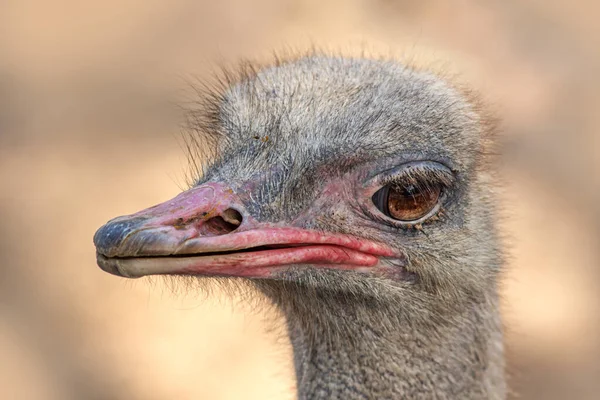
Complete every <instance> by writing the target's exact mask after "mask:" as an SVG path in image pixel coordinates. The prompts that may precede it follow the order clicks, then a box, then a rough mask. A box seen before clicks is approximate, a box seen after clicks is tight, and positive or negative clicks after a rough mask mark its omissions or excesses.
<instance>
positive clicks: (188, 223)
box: [94, 55, 501, 398]
mask: <svg viewBox="0 0 600 400" xmlns="http://www.w3.org/2000/svg"><path fill="white" fill-rule="evenodd" d="M198 121H200V124H199V125H201V128H202V129H201V130H202V131H203V132H202V133H203V134H208V135H211V136H210V137H211V138H213V139H217V140H216V141H215V146H216V148H217V152H216V154H217V156H216V157H215V158H214V159H213V161H212V162H211V163H210V164H209V165H207V166H206V168H204V171H203V174H202V176H201V177H199V178H198V180H197V182H196V183H195V184H194V185H193V187H192V188H191V189H189V190H187V191H185V192H183V193H181V194H180V195H178V196H177V197H175V198H173V199H171V200H169V201H166V202H165V203H162V204H159V205H157V206H154V207H151V208H148V209H146V210H143V211H140V212H138V213H135V214H132V215H129V216H124V217H119V218H116V219H113V220H111V221H109V222H108V223H107V224H106V225H104V226H103V227H101V228H100V229H99V230H98V232H97V233H96V235H95V237H94V243H95V244H96V247H97V260H98V264H99V266H100V267H101V268H102V269H103V270H105V271H107V272H110V273H112V274H116V275H120V276H124V277H140V276H144V275H152V274H188V275H190V274H191V275H198V276H229V277H243V278H248V279H250V280H251V281H252V283H253V284H254V285H256V286H257V287H258V288H259V289H260V290H262V291H263V292H264V293H265V294H267V296H269V297H270V298H271V299H272V300H273V301H274V302H275V303H276V304H278V305H279V306H280V307H282V309H283V311H284V313H285V314H286V315H287V318H288V320H289V324H290V334H291V336H292V342H293V344H294V346H295V350H296V369H297V374H298V379H299V382H302V381H306V379H313V381H314V380H317V381H318V376H317V375H316V374H315V373H313V374H312V375H311V372H310V371H311V367H310V365H313V364H314V365H316V364H318V363H319V362H320V361H319V360H320V358H319V357H320V356H319V355H318V354H319V350H318V349H320V348H323V349H325V350H324V351H325V352H329V353H330V354H329V355H328V357H325V358H323V359H322V360H321V361H322V362H323V363H325V364H327V363H329V364H327V365H330V366H329V367H327V368H325V370H326V373H327V371H329V372H330V373H331V371H337V372H336V374H338V375H340V376H344V373H342V372H339V371H342V370H343V371H346V370H347V368H346V369H345V367H344V366H341V365H339V364H340V363H339V362H338V363H336V362H334V361H331V359H332V358H335V357H334V356H333V355H332V354H334V353H336V351H337V350H336V349H337V347H336V343H338V342H339V343H343V344H344V345H345V346H346V349H345V350H344V352H345V353H344V354H346V356H348V355H350V356H348V357H350V359H353V360H361V357H363V356H365V355H366V354H365V353H367V352H368V351H369V350H367V347H368V346H373V347H372V349H371V350H373V349H375V350H373V351H375V352H377V349H381V348H382V346H383V345H382V344H381V343H386V344H385V346H387V347H393V348H394V350H393V351H392V350H390V352H391V353H393V354H394V360H393V361H390V362H389V363H388V364H390V365H391V366H389V368H388V367H386V368H388V369H387V370H386V371H388V370H390V368H391V371H393V374H394V375H403V376H405V377H409V376H412V377H414V376H417V375H415V374H417V373H416V372H414V371H413V370H414V369H415V368H413V367H414V366H415V365H417V366H418V368H420V369H421V370H423V369H425V370H428V371H429V370H430V369H431V370H433V369H434V366H432V365H434V364H436V363H437V364H443V362H442V361H439V360H437V361H436V363H434V364H431V363H432V362H433V359H435V357H437V356H439V355H441V354H446V353H445V352H450V354H452V355H453V357H454V358H459V359H461V358H462V360H463V361H462V362H456V361H454V360H453V359H452V357H450V358H448V360H447V363H446V364H444V366H443V367H440V368H439V370H440V371H447V370H448V374H464V373H465V371H464V368H468V367H469V366H476V367H477V368H478V371H480V373H478V374H474V376H475V375H477V376H475V377H474V378H469V379H467V380H469V381H477V382H479V381H482V380H485V379H487V381H488V382H487V383H483V384H478V386H477V387H478V388H479V389H478V390H480V391H479V392H473V393H483V391H484V390H487V389H481V388H482V387H484V386H485V387H489V386H490V383H489V382H491V381H500V380H501V379H500V378H497V377H493V378H489V379H488V378H485V379H484V378H481V377H482V376H486V373H487V372H486V371H488V369H489V365H488V361H489V359H491V358H494V357H496V356H497V353H498V354H499V352H501V351H500V350H498V351H496V352H494V351H491V350H489V349H490V348H491V347H494V346H491V345H490V344H489V343H488V342H490V341H491V342H494V343H496V344H497V347H499V346H500V344H498V343H499V342H500V339H499V335H496V336H497V337H496V336H494V335H495V333H494V332H496V331H498V330H499V329H498V328H497V325H498V323H497V313H496V307H495V304H496V276H497V273H498V270H499V266H500V256H499V252H498V249H497V240H496V235H495V230H494V212H493V205H492V203H491V200H490V199H491V193H492V191H491V187H490V178H489V174H488V170H487V169H488V167H489V166H488V164H487V163H486V153H487V146H488V141H489V138H488V136H489V133H490V129H488V125H487V123H486V121H485V120H484V119H483V118H482V116H481V115H480V113H479V112H478V110H477V108H476V106H475V105H474V102H472V101H470V100H469V96H467V95H465V93H464V91H459V90H457V89H456V88H454V87H452V86H451V85H449V84H447V83H445V82H444V81H443V80H441V79H440V78H438V77H436V76H435V75H433V74H430V73H427V72H421V71H418V70H413V69H410V68H408V67H406V66H404V65H402V64H399V63H397V62H393V61H381V60H367V59H354V58H343V57H326V56H318V55H313V56H309V57H304V58H300V59H298V60H295V61H290V62H287V63H281V64H278V65H276V66H272V67H267V68H264V69H261V70H259V71H257V72H256V73H254V74H247V75H245V76H244V77H243V78H242V79H239V80H237V81H235V82H232V83H231V84H228V85H225V87H224V88H223V90H222V91H221V92H220V93H218V94H217V95H213V96H211V97H210V102H209V104H208V106H207V107H206V108H205V110H204V113H203V114H202V115H201V116H200V117H199V119H198ZM198 134H200V133H198ZM488 316H489V318H488ZM482 321H483V322H482ZM489 321H491V322H489ZM477 324H479V325H481V326H485V328H482V329H483V331H485V332H486V333H485V334H482V335H483V336H482V335H479V333H478V332H479V329H478V328H473V327H472V326H471V325H477ZM491 326H493V328H490V327H491ZM457 330H459V331H462V333H458V332H457ZM489 332H492V333H489ZM461 335H462V336H464V338H460V336H461ZM392 337H393V338H397V339H398V342H399V344H397V345H391V344H389V345H388V343H390V342H394V341H395V340H396V339H391V338H392ZM482 337H483V339H482ZM491 337H493V340H487V339H489V338H491ZM380 339H381V340H383V342H382V341H381V340H380ZM463 339H464V340H463ZM480 339H481V340H480ZM478 340H480V341H481V342H482V343H481V345H480V346H479V347H477V351H471V350H469V349H470V348H471V346H472V342H473V341H478ZM363 342H365V343H363ZM378 343H379V344H378ZM419 343H420V344H419ZM365 346H367V347H365ZM385 346H384V347H385ZM419 347H425V348H427V349H428V350H426V351H424V353H425V355H426V356H427V357H429V358H430V359H431V360H430V361H431V362H430V363H429V364H428V361H427V360H426V358H427V357H424V358H423V357H421V358H422V359H423V360H425V361H423V362H422V363H420V362H419V361H418V360H420V359H421V358H419V357H420V356H417V354H420V353H418V350H415V349H418V348H419ZM452 347H455V349H454V350H451V348H452ZM348 349H350V350H348ZM351 349H355V350H356V351H352V350H351ZM452 351H454V352H453V353H452ZM474 353H477V354H475V355H473V354H474ZM492 353H493V354H492ZM315 354H317V355H315ZM336 354H337V353H336ZM481 354H485V357H484V358H485V360H483V361H482V360H481V358H482V357H481ZM490 354H491V355H490ZM352 356H356V358H352ZM381 357H382V358H381V360H386V359H387V358H386V356H385V355H382V356H381ZM440 357H441V356H440ZM496 358H499V357H496ZM328 360H329V361H328ZM402 360H404V361H402ZM411 360H412V361H411ZM409 361H410V362H412V363H413V367H410V368H409V367H407V363H408V362H409ZM365 362H366V361H365ZM381 362H383V361H381ZM498 363H500V362H498ZM430 364H431V365H430ZM437 364H436V365H437ZM314 365H313V366H314ZM373 365H374V364H373ZM465 366H466V367H465ZM374 368H375V367H374ZM411 368H412V369H411ZM461 368H463V370H460V369H461ZM450 369H452V371H450ZM499 369H501V368H499ZM367 370H368V368H367ZM411 371H412V372H411ZM346 375H347V376H354V377H356V376H357V375H360V374H358V373H354V374H352V373H347V374H346ZM495 375H499V373H495ZM336 376H337V375H336ZM361 376H362V378H356V379H355V381H360V382H363V381H361V379H364V380H368V379H369V378H367V377H365V376H364V374H363V375H361ZM425 376H427V373H425ZM432 376H436V375H435V374H434V373H432V374H430V376H429V378H430V379H432V378H431V377H432ZM311 377H312V378H311ZM371 379H375V378H371ZM402 379H404V380H402ZM402 379H400V380H399V382H404V383H402V384H398V385H400V386H395V389H394V391H391V392H389V393H405V394H406V393H412V392H411V390H412V389H411V387H413V386H411V385H412V383H410V382H412V381H411V380H410V379H412V378H410V379H409V378H402ZM415 379H416V378H415ZM455 380H456V381H460V382H463V381H464V380H465V379H463V378H462V377H458V378H456V379H455ZM333 381H335V379H333V378H331V379H330V380H329V381H328V382H333ZM440 382H441V381H440ZM328 384H329V383H325V385H328ZM301 385H302V384H301ZM436 385H437V384H436ZM461 385H462V386H460V385H458V386H460V387H461V388H462V387H463V386H464V387H468V386H469V385H468V384H466V383H461ZM486 385H487V386H486ZM306 386H307V387H308V386H310V384H308V383H306ZM342 386H344V385H342ZM346 386H348V385H346ZM365 386H368V384H366V383H364V382H363V386H361V387H365ZM434 386H435V385H434ZM455 386H457V385H455ZM399 387H400V388H399ZM440 387H441V386H440ZM299 390H300V389H299ZM332 390H333V389H331V390H328V391H327V393H329V394H328V395H329V396H330V395H331V394H332V393H337V392H334V391H332ZM364 390H365V391H364V393H367V394H369V393H371V394H372V393H379V394H381V393H388V392H383V391H379V392H378V391H376V389H373V388H371V389H369V390H367V389H364ZM414 390H417V389H414ZM457 390H458V389H457ZM351 392H352V391H351ZM300 393H301V394H302V390H300ZM315 393H318V387H317V388H315V386H314V385H313V386H312V387H311V388H309V389H307V390H306V392H305V397H311V398H319V396H318V395H316V394H315ZM340 393H343V392H340ZM415 393H417V392H415ZM448 393H451V392H448ZM452 393H459V394H460V393H463V392H460V390H459V391H456V392H452ZM464 393H467V392H464ZM469 393H470V392H469ZM346 396H348V393H346ZM324 398H327V395H324ZM344 398H354V397H352V396H349V397H344ZM357 398H359V397H357ZM360 398H362V397H360ZM379 398H382V397H379ZM465 398H466V397H465Z"/></svg>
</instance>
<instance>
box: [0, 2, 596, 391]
mask: <svg viewBox="0 0 600 400" xmlns="http://www.w3.org/2000/svg"><path fill="white" fill-rule="evenodd" d="M599 13H600V6H598V5H597V4H596V3H595V2H592V1H587V2H585V1H578V2H577V1H576V2H570V1H566V0H554V1H552V0H551V1H548V0H546V1H542V0H530V1H518V0H496V1H491V0H490V1H466V0H462V1H452V2H449V1H442V0H439V1H408V0H370V1H368V0H335V1H326V0H321V1H318V0H257V1H243V0H224V1H219V2H218V1H210V0H196V1H192V0H188V1H185V0H179V1H158V0H120V1H116V0H104V1H86V2H81V1H75V0H56V1H53V2H48V1H41V0H38V1H35V0H3V1H0V398H2V399H32V400H37V399H51V400H53V399H67V400H69V399H98V400H100V399H116V400H120V399H127V400H129V399H132V400H136V399H143V400H146V399H148V400H162V399H219V400H221V399H222V400H225V399H291V398H293V385H294V382H293V378H292V369H291V363H290V354H291V353H290V350H289V348H288V344H287V343H286V342H285V340H281V339H280V338H278V337H277V335H276V334H275V333H274V329H273V326H272V324H270V323H269V324H265V320H266V321H269V322H272V319H273V318H274V317H273V316H267V317H265V316H264V315H257V314H255V313H252V312H250V310H247V309H245V308H244V307H243V305H235V304H234V303H233V302H232V301H231V300H229V299H227V297H225V296H221V295H219V293H218V291H216V292H215V293H214V294H213V296H211V297H210V298H209V299H206V298H205V297H201V296H196V295H195V293H194V292H193V290H188V291H187V292H186V293H179V294H174V293H172V291H171V289H170V288H169V287H168V285H166V284H165V282H164V281H162V280H160V279H158V280H153V281H150V280H143V279H142V280H137V281H125V280H122V279H119V278H116V277H113V276H109V275H108V274H105V273H103V272H101V271H100V270H99V269H98V268H97V267H96V265H95V254H94V248H93V245H92V236H93V233H94V231H95V229H96V228H98V227H99V226H100V225H101V224H103V223H104V222H105V221H106V220H108V219H109V218H111V217H114V216H116V215H121V214H125V213H130V212H133V211H137V210H138V209H140V208H142V207H146V206H149V205H152V204H155V203H157V202H160V201H163V200H165V199H167V198H169V197H170V196H173V195H175V194H176V193H177V192H178V191H179V186H181V185H182V184H183V182H184V175H185V169H186V161H185V156H184V153H183V151H182V150H181V149H180V147H179V144H178V121H177V116H176V115H175V114H174V113H173V112H172V107H170V105H169V103H168V101H167V100H168V99H170V96H171V95H172V94H173V92H175V91H176V90H177V88H178V84H180V83H181V80H180V79H179V78H180V77H181V76H182V75H184V76H185V75H188V74H196V75H199V76H204V75H205V74H206V73H207V71H209V68H210V66H211V65H212V64H214V63H219V62H225V63H226V62H228V61H231V60H236V59H238V58H239V57H250V58H257V57H258V58H260V57H263V56H265V55H268V54H269V52H270V51H271V50H273V49H282V48H286V46H288V47H289V46H291V48H299V49H305V48H307V47H308V46H309V45H310V44H311V43H313V44H316V45H319V46H323V47H325V48H330V49H342V50H344V49H351V48H355V47H363V48H367V49H369V50H372V51H373V52H376V53H377V52H383V53H384V54H399V55H405V56H408V57H409V58H412V59H416V60H427V61H428V62H430V61H431V60H441V61H447V62H448V65H449V66H450V67H449V68H452V70H453V71H460V72H461V74H462V80H463V81H466V82H469V83H471V84H472V85H473V86H475V87H476V88H478V89H479V90H481V91H482V92H483V93H484V94H485V96H486V97H487V98H489V99H491V100H492V101H493V103H495V106H496V108H497V109H499V110H500V113H501V114H502V115H503V117H504V119H505V126H506V127H505V129H504V132H503V135H504V142H505V147H506V149H505V155H504V162H503V168H504V175H505V179H506V183H507V187H506V189H505V194H504V195H503V199H504V200H503V202H504V204H503V208H504V210H505V214H506V219H505V221H504V223H503V229H504V230H505V232H506V236H507V238H508V240H509V242H510V244H511V249H510V258H509V263H508V266H507V271H506V275H505V280H504V285H503V296H504V299H505V301H504V304H505V307H504V308H505V311H504V316H505V321H506V324H507V326H508V333H507V346H508V353H509V365H510V369H509V372H510V375H511V385H512V388H513V391H514V393H513V397H514V398H521V399H550V400H552V399H598V398H600V339H599V338H600V317H599V313H600V294H599V293H600V247H599V246H598V244H599V243H600V240H599V239H600V207H599V202H600V174H599V173H598V172H599V171H600V161H599V160H600V154H599V153H600V132H599V131H598V126H599V125H600V117H599V116H600V113H599V112H597V110H598V108H599V107H600V90H599V89H600V79H599V78H598V73H599V72H600V52H599V51H598V49H600V25H598V23H597V16H598V15H600V14H599ZM436 65H438V66H439V65H443V63H442V64H436Z"/></svg>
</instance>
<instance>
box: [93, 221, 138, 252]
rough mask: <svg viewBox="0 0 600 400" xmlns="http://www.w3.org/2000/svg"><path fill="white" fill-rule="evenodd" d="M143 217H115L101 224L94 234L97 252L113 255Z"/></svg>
mask: <svg viewBox="0 0 600 400" xmlns="http://www.w3.org/2000/svg"><path fill="white" fill-rule="evenodd" d="M144 221H146V219H145V218H131V219H124V220H123V219H115V220H112V221H109V222H107V223H106V224H104V225H103V226H101V227H100V228H99V229H98V230H97V231H96V233H95V234H94V245H95V246H96V250H97V251H98V253H102V254H105V255H113V253H114V252H115V250H116V249H118V247H119V246H120V245H121V244H122V243H123V241H124V240H125V238H126V237H127V236H128V235H129V234H130V233H131V232H133V231H134V230H135V229H136V228H138V227H139V226H140V225H141V224H142V223H143V222H144Z"/></svg>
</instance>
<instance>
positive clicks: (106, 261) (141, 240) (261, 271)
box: [94, 183, 395, 278]
mask: <svg viewBox="0 0 600 400" xmlns="http://www.w3.org/2000/svg"><path fill="white" fill-rule="evenodd" d="M94 244H95V245H96V250H97V261H98V265H99V266H100V268H102V269H103V270H104V271H106V272H109V273H112V274H115V275H119V276H124V277H129V278H135V277H141V276H145V275H156V274H191V275H205V276H242V277H249V278H266V277H272V276H275V275H276V274H277V273H278V272H282V271H283V270H285V269H286V268H289V267H290V266H292V265H311V266H314V267H323V268H335V269H351V270H358V271H365V270H371V269H373V268H376V267H377V265H378V264H379V259H380V257H389V256H392V255H394V253H395V252H394V251H392V250H391V249H390V248H388V247H387V246H385V245H382V244H379V243H376V242H371V241H368V240H365V239H360V238H356V237H353V236H347V235H340V234H328V233H323V232H319V231H313V230H306V229H302V228H299V227H294V226H293V224H285V223H283V222H282V223H278V224H266V223H261V222H259V221H256V220H255V219H254V218H252V217H251V216H250V215H249V214H248V213H247V212H246V210H245V208H244V207H243V203H242V202H241V201H240V200H239V198H238V197H237V196H236V195H235V194H234V193H233V191H232V190H231V189H228V188H226V187H225V186H224V185H222V184H219V183H210V184H205V185H202V186H198V187H195V188H192V189H190V190H188V191H186V192H183V193H181V194H180V195H178V196H177V197H175V198H173V199H171V200H169V201H166V202H164V203H162V204H159V205H156V206H154V207H150V208H148V209H145V210H142V211H140V212H137V213H135V214H132V215H127V216H123V217H118V218H115V219H113V220H111V221H109V222H107V223H106V224H105V225H104V226H102V227H101V228H100V229H99V230H98V231H97V232H96V234H95V235H94Z"/></svg>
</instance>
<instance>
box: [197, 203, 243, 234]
mask: <svg viewBox="0 0 600 400" xmlns="http://www.w3.org/2000/svg"><path fill="white" fill-rule="evenodd" d="M241 223H242V214H240V213H239V212H238V211H236V210H234V209H233V208H228V209H227V210H225V211H223V212H222V213H221V215H219V216H216V217H213V218H210V219H209V220H207V221H205V222H204V224H203V225H202V228H203V229H202V230H203V231H204V232H203V233H204V234H209V235H225V234H227V233H231V232H233V231H234V230H236V229H237V228H238V227H239V226H240V225H241Z"/></svg>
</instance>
